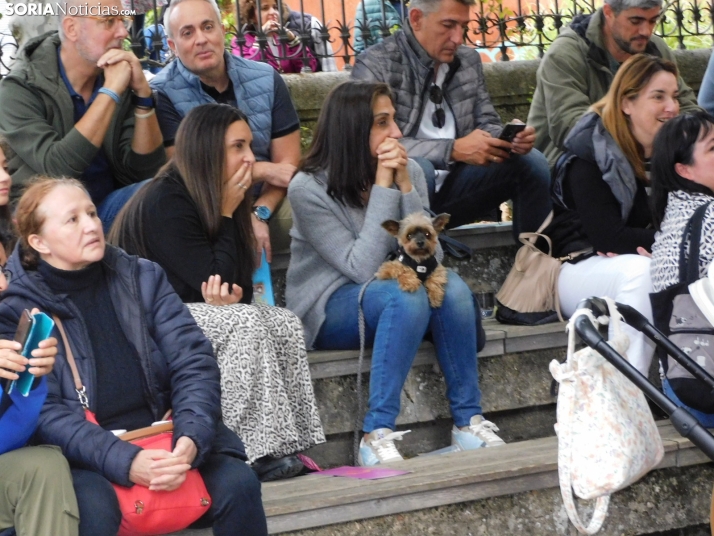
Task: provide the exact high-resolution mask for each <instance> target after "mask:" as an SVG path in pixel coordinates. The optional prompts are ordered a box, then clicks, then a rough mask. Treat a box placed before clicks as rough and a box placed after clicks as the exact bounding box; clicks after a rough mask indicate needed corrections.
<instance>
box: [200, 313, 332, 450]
mask: <svg viewBox="0 0 714 536" xmlns="http://www.w3.org/2000/svg"><path fill="white" fill-rule="evenodd" d="M187 306H188V308H189V310H190V311H191V314H192V315H193V317H194V318H195V320H196V323H197V324H198V325H199V327H200V328H201V329H202V330H203V333H204V334H205V335H206V337H208V339H209V340H210V341H211V343H212V344H213V351H214V353H215V355H216V358H217V359H218V365H219V367H220V370H221V405H222V408H223V421H224V422H225V423H226V425H227V426H228V427H229V428H230V429H231V430H233V431H235V432H236V433H237V434H238V435H239V436H240V437H241V439H242V440H243V442H244V443H245V447H246V453H247V455H248V458H249V460H250V461H251V462H253V461H255V460H256V459H258V458H261V457H262V456H268V455H270V456H275V457H282V456H286V455H288V454H294V453H296V452H300V451H303V450H305V449H308V448H310V447H311V446H313V445H316V444H318V443H324V442H325V434H324V432H323V430H322V423H321V422H320V415H319V413H318V411H317V405H316V403H315V395H314V393H313V389H312V382H311V379H310V369H309V367H308V364H307V352H306V350H305V340H304V338H303V329H302V324H301V323H300V320H299V319H298V317H297V316H295V315H294V314H293V313H292V312H290V311H288V310H287V309H282V308H279V307H270V306H267V305H244V304H235V305H226V306H213V305H208V304H205V303H189V304H187Z"/></svg>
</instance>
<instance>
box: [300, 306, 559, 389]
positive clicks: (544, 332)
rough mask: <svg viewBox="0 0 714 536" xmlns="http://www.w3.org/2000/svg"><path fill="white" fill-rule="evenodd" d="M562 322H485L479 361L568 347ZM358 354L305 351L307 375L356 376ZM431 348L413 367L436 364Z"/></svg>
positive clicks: (425, 346)
mask: <svg viewBox="0 0 714 536" xmlns="http://www.w3.org/2000/svg"><path fill="white" fill-rule="evenodd" d="M565 325H566V324H565V322H556V323H553V324H546V325H544V326H534V327H530V326H507V325H505V324H499V323H498V322H496V321H495V320H487V321H486V322H485V323H484V330H485V331H486V340H487V342H486V347H485V348H484V349H483V350H482V351H481V352H479V358H484V357H493V356H499V355H504V354H511V353H517V352H528V351H534V350H544V349H550V348H562V347H565V346H567V344H568V338H567V335H566V333H565ZM371 357H372V351H371V349H367V350H366V351H365V356H364V363H363V366H362V371H363V372H369V370H370V365H371V362H372V359H371ZM358 358H359V351H356V350H338V351H332V350H328V351H314V352H308V361H309V362H310V374H311V375H312V378H313V380H316V379H323V378H332V377H336V376H345V375H349V374H356V373H357V362H358ZM436 362H437V361H436V354H435V352H434V346H433V345H432V344H431V343H429V342H425V343H423V344H422V345H421V347H420V348H419V351H418V352H417V355H416V358H415V359H414V366H420V365H431V364H436Z"/></svg>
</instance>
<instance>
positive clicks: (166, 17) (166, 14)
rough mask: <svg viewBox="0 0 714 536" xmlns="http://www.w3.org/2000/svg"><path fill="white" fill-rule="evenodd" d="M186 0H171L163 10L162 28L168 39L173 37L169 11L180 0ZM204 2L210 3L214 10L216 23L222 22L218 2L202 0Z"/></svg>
mask: <svg viewBox="0 0 714 536" xmlns="http://www.w3.org/2000/svg"><path fill="white" fill-rule="evenodd" d="M186 1H187V0H171V3H170V4H169V6H168V7H167V8H166V11H164V29H165V30H166V36H167V37H169V38H170V39H173V37H174V36H173V35H171V24H170V22H171V13H173V12H174V8H175V7H176V6H177V5H179V4H180V3H182V2H186ZM203 1H204V2H208V3H209V4H211V7H212V8H213V11H215V12H216V21H217V22H218V24H222V20H221V10H220V9H219V8H218V4H217V3H216V0H203Z"/></svg>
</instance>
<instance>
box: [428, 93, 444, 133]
mask: <svg viewBox="0 0 714 536" xmlns="http://www.w3.org/2000/svg"><path fill="white" fill-rule="evenodd" d="M429 100H430V101H431V102H433V103H434V104H436V110H435V111H434V113H433V114H431V122H432V123H433V124H434V126H435V127H436V128H444V125H445V124H446V112H445V111H444V109H443V108H442V107H441V103H442V102H444V94H443V93H442V92H441V88H440V87H439V86H437V85H436V84H432V85H431V87H430V88H429Z"/></svg>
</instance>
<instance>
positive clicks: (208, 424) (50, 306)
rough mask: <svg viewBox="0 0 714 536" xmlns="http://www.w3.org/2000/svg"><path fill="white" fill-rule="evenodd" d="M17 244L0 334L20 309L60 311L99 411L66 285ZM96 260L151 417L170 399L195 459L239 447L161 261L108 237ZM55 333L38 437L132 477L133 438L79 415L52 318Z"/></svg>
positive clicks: (107, 472) (207, 348)
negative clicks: (33, 265) (24, 260)
mask: <svg viewBox="0 0 714 536" xmlns="http://www.w3.org/2000/svg"><path fill="white" fill-rule="evenodd" d="M18 252H19V249H18V248H16V249H15V252H14V253H13V254H12V256H11V257H10V259H9V261H8V269H9V270H10V272H12V279H11V282H10V286H9V288H8V289H7V290H6V291H5V293H4V295H3V300H2V302H0V337H3V338H12V337H13V335H14V333H15V329H16V327H17V323H18V319H19V317H20V314H21V312H22V311H23V309H31V308H32V307H38V308H39V309H40V310H41V311H43V312H45V313H48V314H50V315H52V314H55V315H57V316H58V317H59V318H60V319H61V320H62V323H63V324H64V328H65V330H66V332H67V338H68V339H69V341H70V344H71V345H72V350H73V353H74V357H75V360H76V362H77V367H78V369H79V375H80V378H81V380H82V383H83V385H84V387H85V388H86V391H87V396H88V398H89V408H90V409H91V410H92V411H96V406H95V402H96V391H95V389H96V385H95V382H96V367H95V356H94V355H93V352H92V347H91V343H90V341H89V335H88V333H87V329H86V326H85V320H84V319H83V318H82V317H81V316H80V313H79V311H78V309H77V307H76V306H75V305H74V304H73V303H72V302H71V300H70V299H69V298H68V297H67V296H66V295H65V294H54V293H53V292H52V291H51V290H50V288H49V287H48V286H47V284H46V283H45V282H44V280H43V278H42V276H41V275H40V274H39V272H37V271H34V270H27V271H26V270H25V269H24V268H23V267H22V265H21V263H20V260H19V253H18ZM100 262H102V263H103V264H104V267H105V273H106V274H107V283H108V285H109V292H110V294H111V298H112V302H113V304H114V309H115V312H116V316H117V318H118V319H119V323H120V324H121V327H122V329H123V330H124V333H125V335H126V337H127V339H128V340H129V342H130V343H131V344H132V346H133V347H134V349H135V350H136V352H137V354H138V355H139V356H140V360H141V366H142V369H143V372H144V375H145V378H144V380H145V381H144V384H145V385H146V386H147V392H146V393H145V397H146V400H147V403H148V404H149V406H150V408H151V411H152V413H153V415H154V418H155V419H156V420H160V419H161V418H162V416H163V415H164V414H165V412H166V411H167V410H168V409H169V408H171V409H172V410H173V419H174V441H175V440H177V439H178V438H179V437H181V436H188V437H190V438H191V439H192V440H193V441H194V442H195V444H196V447H197V448H198V455H197V457H196V460H195V462H194V467H196V466H198V465H200V464H201V462H202V461H203V459H204V458H205V456H206V454H208V453H209V452H211V451H214V452H223V453H226V454H232V455H235V456H238V457H244V456H245V453H244V450H243V445H242V443H241V442H240V439H239V438H238V436H236V435H235V434H234V433H232V432H230V431H229V430H228V429H227V428H226V427H225V426H224V425H222V424H220V425H219V420H220V415H221V400H220V399H221V390H220V382H219V370H218V364H217V362H216V360H215V358H214V356H213V350H212V348H211V343H210V342H209V341H208V339H206V337H205V336H204V334H203V332H202V331H201V329H200V328H199V327H198V326H197V325H196V322H195V321H194V319H193V317H192V316H191V314H190V312H189V311H188V309H187V308H186V306H185V305H184V304H183V303H182V302H181V299H180V298H179V297H178V295H177V294H176V293H175V292H174V290H173V288H172V287H171V285H170V284H169V283H168V281H167V280H166V275H165V274H164V271H163V270H162V269H161V268H160V267H159V266H158V265H157V264H155V263H153V262H150V261H147V260H144V259H139V258H138V257H134V256H129V255H127V254H126V253H125V252H124V251H122V250H120V249H118V248H114V247H112V246H107V250H106V254H105V256H104V259H103V260H102V261H100ZM53 335H54V336H55V337H56V338H57V340H58V341H59V347H58V354H57V360H56V364H55V367H54V370H53V372H52V374H50V375H49V376H48V395H47V400H46V402H45V405H44V406H43V408H42V412H41V414H40V419H39V424H38V429H37V433H36V438H35V439H36V440H37V441H38V442H41V443H48V444H53V445H59V446H60V447H61V448H62V451H63V453H64V455H65V456H66V457H67V459H68V460H69V461H70V464H71V465H72V466H74V467H80V468H85V469H90V470H92V471H96V472H97V473H100V474H101V475H103V476H104V477H105V478H107V479H109V480H110V481H112V482H115V483H117V484H121V485H125V486H130V485H131V482H130V481H129V470H130V467H131V463H132V461H133V459H134V456H136V454H137V452H138V451H139V447H137V446H135V445H132V444H131V443H127V442H125V441H122V440H120V439H118V438H116V437H115V436H114V435H113V434H112V433H111V432H109V431H106V430H104V429H102V428H100V427H99V426H97V425H95V424H92V423H90V422H88V421H87V420H86V418H85V415H84V411H83V409H82V406H81V404H80V402H79V400H78V397H77V393H76V391H75V385H74V380H73V377H72V371H71V369H70V367H69V364H68V363H67V360H66V358H65V350H64V345H63V344H62V339H61V337H60V335H59V332H58V330H57V329H56V328H55V330H54V333H53ZM117 351H121V349H117ZM117 381H121V378H117ZM217 431H218V436H219V437H217Z"/></svg>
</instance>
